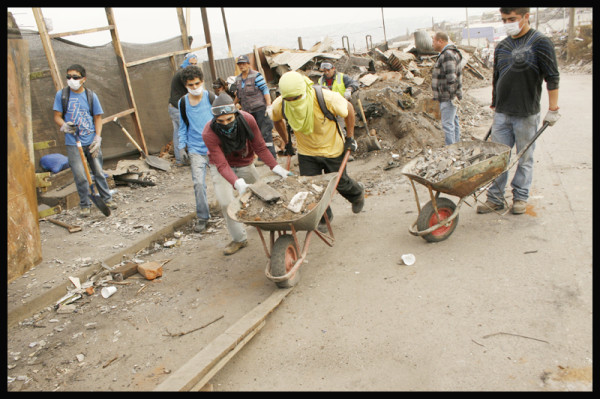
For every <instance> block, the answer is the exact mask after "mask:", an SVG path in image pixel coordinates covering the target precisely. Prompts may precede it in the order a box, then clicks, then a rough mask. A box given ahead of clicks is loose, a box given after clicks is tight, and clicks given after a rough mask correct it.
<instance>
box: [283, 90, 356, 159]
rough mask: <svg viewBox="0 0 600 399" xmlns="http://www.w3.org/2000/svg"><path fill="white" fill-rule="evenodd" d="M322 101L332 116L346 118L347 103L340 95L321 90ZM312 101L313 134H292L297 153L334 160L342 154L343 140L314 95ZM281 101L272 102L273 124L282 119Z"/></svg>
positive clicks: (333, 122)
mask: <svg viewBox="0 0 600 399" xmlns="http://www.w3.org/2000/svg"><path fill="white" fill-rule="evenodd" d="M323 99H324V100H325V105H326V106H327V109H328V110H329V111H330V112H331V113H332V114H333V115H334V116H341V117H342V118H345V117H347V116H348V101H346V99H345V98H344V97H342V95H341V94H340V93H337V92H333V91H331V90H323ZM313 100H314V101H313V115H314V119H315V121H314V129H313V132H312V133H311V134H308V135H306V134H304V133H302V132H294V134H295V135H296V144H297V146H298V153H299V154H302V155H309V156H317V157H326V158H336V157H338V156H340V155H341V154H342V153H343V152H344V140H343V138H342V136H341V134H340V133H338V131H337V128H336V125H335V121H332V120H329V119H327V117H326V116H325V114H323V112H322V111H321V107H319V101H318V100H317V95H316V94H315V95H314V98H313ZM281 101H283V100H282V98H281V96H279V97H277V98H276V99H275V101H273V121H275V122H276V121H280V120H282V119H283V115H282V113H281Z"/></svg>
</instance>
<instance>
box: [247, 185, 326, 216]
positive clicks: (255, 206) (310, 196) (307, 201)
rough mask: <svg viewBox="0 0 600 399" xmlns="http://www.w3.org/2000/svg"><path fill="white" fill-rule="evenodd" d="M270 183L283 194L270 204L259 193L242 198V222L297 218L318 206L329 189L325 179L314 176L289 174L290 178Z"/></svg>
mask: <svg viewBox="0 0 600 399" xmlns="http://www.w3.org/2000/svg"><path fill="white" fill-rule="evenodd" d="M267 184H268V185H269V186H270V187H271V188H273V189H275V190H276V191H277V192H279V194H280V195H281V198H280V199H279V200H277V201H276V202H273V203H269V202H266V201H263V200H261V199H260V198H258V197H257V196H256V195H252V196H250V197H249V198H248V199H247V200H246V198H243V199H242V204H243V205H242V208H241V209H240V210H239V211H238V212H237V214H236V217H237V219H238V221H240V222H259V221H260V222H282V221H288V220H296V219H299V218H301V217H302V216H304V215H306V214H307V213H308V212H310V211H311V210H312V209H314V208H315V207H316V206H317V204H318V203H319V201H321V199H322V197H323V194H324V192H325V189H326V182H324V181H323V179H322V178H319V177H318V176H317V177H311V176H288V177H287V179H285V180H283V179H277V180H275V181H269V182H267Z"/></svg>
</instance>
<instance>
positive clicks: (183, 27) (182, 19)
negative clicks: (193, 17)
mask: <svg viewBox="0 0 600 399" xmlns="http://www.w3.org/2000/svg"><path fill="white" fill-rule="evenodd" d="M177 19H178V20H179V29H180V30H181V41H182V42H183V49H184V50H185V51H186V52H189V49H190V41H189V40H188V36H189V33H188V26H187V23H186V20H185V17H184V16H183V8H181V7H177Z"/></svg>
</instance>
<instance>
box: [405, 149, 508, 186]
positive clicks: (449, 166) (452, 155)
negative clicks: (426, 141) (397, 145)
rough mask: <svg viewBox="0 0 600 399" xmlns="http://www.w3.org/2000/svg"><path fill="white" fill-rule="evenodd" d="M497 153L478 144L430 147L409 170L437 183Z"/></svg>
mask: <svg viewBox="0 0 600 399" xmlns="http://www.w3.org/2000/svg"><path fill="white" fill-rule="evenodd" d="M496 155H497V154H494V153H487V152H485V151H483V150H482V149H481V148H480V147H477V146H471V147H461V146H450V147H440V148H437V149H435V150H431V149H428V150H426V151H425V154H424V155H422V156H420V157H419V158H417V160H416V162H415V164H414V166H413V168H412V169H411V170H409V171H408V172H409V173H411V174H413V175H416V176H419V177H421V178H423V179H425V180H428V181H430V182H432V183H437V182H440V181H442V180H444V179H445V178H447V177H449V176H452V175H453V174H455V173H456V172H458V171H460V170H462V169H465V168H468V167H469V166H471V165H474V164H476V163H478V162H481V161H485V160H486V159H489V158H492V157H494V156H496Z"/></svg>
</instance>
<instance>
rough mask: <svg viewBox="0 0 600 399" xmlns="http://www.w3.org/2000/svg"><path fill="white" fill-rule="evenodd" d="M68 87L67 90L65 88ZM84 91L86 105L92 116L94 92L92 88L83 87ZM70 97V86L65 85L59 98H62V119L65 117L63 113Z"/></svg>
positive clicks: (65, 111)
mask: <svg viewBox="0 0 600 399" xmlns="http://www.w3.org/2000/svg"><path fill="white" fill-rule="evenodd" d="M65 89H68V90H65ZM85 92H86V94H87V100H88V106H89V107H90V115H92V116H94V92H93V91H92V89H88V88H87V87H86V88H85ZM70 97H71V88H70V87H68V86H67V87H65V88H63V89H62V94H61V100H62V109H63V113H62V116H63V119H64V118H65V114H66V113H67V108H68V106H69V98H70Z"/></svg>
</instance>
